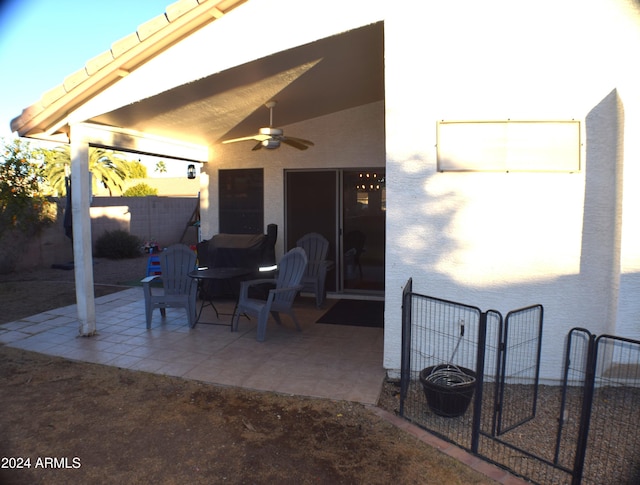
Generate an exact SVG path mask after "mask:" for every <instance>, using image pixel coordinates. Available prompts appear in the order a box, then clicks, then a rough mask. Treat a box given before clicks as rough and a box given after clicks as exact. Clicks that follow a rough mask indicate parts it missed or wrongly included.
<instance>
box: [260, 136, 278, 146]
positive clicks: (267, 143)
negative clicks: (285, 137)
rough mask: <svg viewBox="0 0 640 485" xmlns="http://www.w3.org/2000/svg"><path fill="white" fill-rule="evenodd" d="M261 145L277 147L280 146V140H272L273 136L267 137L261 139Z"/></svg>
mask: <svg viewBox="0 0 640 485" xmlns="http://www.w3.org/2000/svg"><path fill="white" fill-rule="evenodd" d="M262 146H263V147H265V148H269V149H274V148H278V147H279V146H280V140H274V139H273V138H269V139H268V140H263V141H262Z"/></svg>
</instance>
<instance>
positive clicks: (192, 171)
mask: <svg viewBox="0 0 640 485" xmlns="http://www.w3.org/2000/svg"><path fill="white" fill-rule="evenodd" d="M187 178H188V179H194V178H196V166H195V165H194V164H193V163H190V164H189V165H188V166H187Z"/></svg>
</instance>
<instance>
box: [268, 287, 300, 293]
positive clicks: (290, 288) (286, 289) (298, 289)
mask: <svg viewBox="0 0 640 485" xmlns="http://www.w3.org/2000/svg"><path fill="white" fill-rule="evenodd" d="M302 288H304V285H298V286H287V287H285V288H273V289H271V290H269V293H273V294H274V295H275V294H276V293H286V292H287V291H292V290H296V291H300V290H301V289H302Z"/></svg>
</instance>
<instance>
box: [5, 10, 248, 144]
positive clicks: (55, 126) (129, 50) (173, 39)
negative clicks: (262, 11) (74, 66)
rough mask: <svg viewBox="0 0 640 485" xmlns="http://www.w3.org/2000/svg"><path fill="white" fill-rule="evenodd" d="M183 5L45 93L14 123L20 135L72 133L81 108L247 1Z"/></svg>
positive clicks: (12, 125)
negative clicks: (73, 114)
mask: <svg viewBox="0 0 640 485" xmlns="http://www.w3.org/2000/svg"><path fill="white" fill-rule="evenodd" d="M195 1H196V0H180V1H178V2H176V3H174V4H171V5H169V6H168V7H167V11H166V13H165V14H163V15H159V16H158V17H155V18H154V19H151V20H150V21H148V22H145V23H144V24H142V25H141V26H140V27H139V28H138V30H137V32H135V33H133V34H131V35H129V36H127V37H124V38H123V39H120V40H119V41H117V42H115V43H114V44H113V45H112V47H111V49H110V50H109V51H106V52H103V53H102V54H100V55H99V56H97V57H94V58H93V59H91V60H90V61H89V62H87V64H86V65H85V67H84V69H81V70H79V71H77V72H75V73H73V74H71V75H70V76H68V77H67V78H66V79H65V80H64V82H63V83H62V84H61V85H59V86H57V87H55V88H53V89H51V90H50V91H48V92H46V93H45V94H44V95H43V96H42V98H41V99H40V101H38V102H37V103H35V104H33V105H31V106H29V107H27V108H26V109H24V110H23V112H22V114H20V115H19V116H18V117H16V118H14V119H13V120H12V121H11V130H12V131H13V132H17V133H18V135H19V136H23V137H31V138H41V139H51V138H52V137H55V135H57V134H60V133H66V132H68V127H67V126H66V125H67V122H66V118H67V117H68V116H69V114H70V113H71V112H73V111H74V110H75V109H76V108H78V107H79V106H81V105H82V104H83V103H85V102H86V101H88V100H89V99H91V98H93V97H94V96H96V95H97V94H99V93H100V92H102V91H104V90H105V89H107V88H108V87H109V86H111V85H112V84H114V83H116V82H117V81H118V80H119V79H121V78H122V77H124V76H126V75H128V74H129V73H130V72H132V71H134V70H135V69H137V68H138V67H139V66H141V65H142V64H144V63H145V62H147V61H148V60H149V59H151V58H153V57H155V56H157V55H158V54H160V53H161V52H163V51H165V50H166V49H168V48H169V47H171V46H172V45H174V44H176V43H177V42H179V41H180V40H181V39H184V38H185V37H187V36H189V35H190V34H192V33H193V32H195V31H197V30H199V29H201V28H202V27H204V26H205V25H207V24H209V23H211V22H213V21H214V20H216V19H218V18H220V17H222V16H223V15H225V14H226V13H228V12H229V11H231V10H233V9H234V8H235V7H237V6H239V5H240V4H242V3H245V2H246V1H247V0H218V1H216V0H197V1H198V3H197V4H195V3H194V2H195Z"/></svg>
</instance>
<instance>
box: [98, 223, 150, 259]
mask: <svg viewBox="0 0 640 485" xmlns="http://www.w3.org/2000/svg"><path fill="white" fill-rule="evenodd" d="M141 245H142V243H141V241H140V239H139V238H138V237H136V236H134V235H132V234H129V233H128V232H127V231H122V230H115V231H106V232H105V233H104V234H103V235H102V236H100V237H99V238H98V239H97V240H96V247H95V255H96V256H97V257H99V258H108V259H127V258H135V257H138V256H140V254H141V251H140V246H141Z"/></svg>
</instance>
